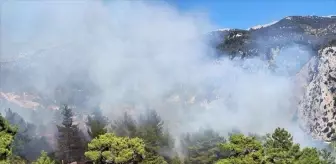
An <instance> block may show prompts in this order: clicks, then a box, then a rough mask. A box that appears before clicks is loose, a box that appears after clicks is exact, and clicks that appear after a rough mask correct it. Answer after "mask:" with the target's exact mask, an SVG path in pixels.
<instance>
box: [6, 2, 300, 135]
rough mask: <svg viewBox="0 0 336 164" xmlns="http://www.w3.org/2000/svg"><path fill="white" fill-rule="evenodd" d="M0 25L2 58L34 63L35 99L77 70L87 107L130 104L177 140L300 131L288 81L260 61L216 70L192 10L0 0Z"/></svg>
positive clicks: (116, 108)
mask: <svg viewBox="0 0 336 164" xmlns="http://www.w3.org/2000/svg"><path fill="white" fill-rule="evenodd" d="M1 20H2V24H1V26H2V27H1V34H2V35H1V43H2V49H1V51H2V55H3V56H1V57H2V58H17V55H20V54H21V55H23V56H25V57H26V58H28V59H32V60H30V61H29V62H28V63H23V64H22V67H23V66H24V65H25V66H27V64H28V65H29V66H30V67H31V71H30V73H29V75H27V76H31V81H32V82H31V84H33V85H34V87H35V88H37V89H38V90H39V91H40V92H43V93H46V94H51V93H52V92H53V91H54V89H55V88H56V86H57V85H59V84H61V83H63V82H65V81H67V78H68V77H69V76H70V77H71V76H72V74H73V73H76V72H81V71H82V72H87V73H88V76H87V77H85V78H87V79H86V80H88V81H93V82H94V84H95V86H97V87H98V89H99V91H100V92H99V94H98V95H97V96H95V97H91V98H90V101H89V103H90V102H92V103H94V102H97V101H98V102H99V104H100V105H101V107H102V109H103V112H104V113H105V114H106V115H108V116H110V117H113V116H115V115H119V114H120V113H122V112H123V109H122V108H121V107H122V105H124V104H131V105H134V106H135V109H133V112H134V113H135V114H139V113H141V112H143V109H145V108H154V109H156V110H157V111H158V113H159V114H160V116H161V117H162V118H163V119H164V120H165V121H166V122H167V125H168V126H169V128H170V129H171V130H172V132H173V133H174V134H180V133H183V132H188V131H195V130H197V129H199V128H200V127H204V126H209V127H211V128H213V129H215V130H218V131H223V132H225V131H230V130H231V129H232V128H237V129H239V130H241V131H242V132H255V133H266V132H272V131H273V130H274V129H275V128H276V127H284V128H287V129H289V130H290V131H291V132H292V133H293V134H294V135H296V136H299V137H300V136H301V135H302V134H303V133H302V132H301V131H300V130H299V129H298V128H297V127H296V126H295V124H294V123H293V122H292V117H293V114H294V113H295V110H296V107H295V102H293V100H292V99H293V87H294V86H293V84H292V82H291V80H290V78H289V77H287V76H280V75H278V74H274V73H272V72H270V71H269V70H268V69H267V67H266V66H265V65H264V63H263V62H262V61H260V60H259V59H249V60H246V61H231V60H228V59H225V58H224V59H222V60H220V61H219V62H217V63H215V62H214V61H213V59H210V56H212V53H213V51H212V48H210V47H208V46H207V44H206V42H205V37H206V34H207V33H208V32H209V31H210V30H211V29H214V28H213V27H214V25H212V24H211V23H210V21H208V20H207V18H206V17H201V16H199V14H197V13H183V12H179V11H178V10H176V9H175V8H174V7H172V6H169V5H167V4H165V3H163V2H157V3H153V2H148V1H112V2H109V3H104V2H101V1H84V0H83V1H11V2H9V1H7V2H5V3H4V4H3V5H2V15H1ZM261 46H262V45H261ZM241 64H243V65H244V66H245V67H246V68H248V69H243V68H242V67H240V66H239V65H241ZM85 78H84V79H85ZM12 87H13V86H12Z"/></svg>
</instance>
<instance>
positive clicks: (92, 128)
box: [86, 109, 108, 138]
mask: <svg viewBox="0 0 336 164" xmlns="http://www.w3.org/2000/svg"><path fill="white" fill-rule="evenodd" d="M107 124H108V119H107V118H106V117H104V116H103V114H102V113H101V111H100V110H99V109H97V110H95V111H94V112H93V113H92V115H91V116H88V120H87V122H86V125H87V126H88V127H89V128H88V131H87V132H88V134H89V135H90V137H91V138H96V137H98V136H99V135H102V134H105V133H107V129H106V126H107Z"/></svg>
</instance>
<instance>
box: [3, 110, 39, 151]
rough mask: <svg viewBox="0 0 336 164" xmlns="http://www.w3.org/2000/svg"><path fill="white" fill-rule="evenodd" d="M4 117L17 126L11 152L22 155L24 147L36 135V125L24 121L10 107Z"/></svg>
mask: <svg viewBox="0 0 336 164" xmlns="http://www.w3.org/2000/svg"><path fill="white" fill-rule="evenodd" d="M6 119H7V120H8V121H9V123H11V124H12V125H15V126H17V127H18V132H17V134H16V135H15V137H14V142H13V153H14V154H16V155H19V156H24V154H25V153H24V149H25V148H26V146H27V145H28V143H29V142H31V141H32V140H33V139H34V137H35V135H36V127H35V126H34V125H33V124H30V123H28V122H26V121H25V120H24V119H23V118H22V117H21V116H20V115H19V114H18V113H16V112H13V111H12V110H11V109H8V110H6Z"/></svg>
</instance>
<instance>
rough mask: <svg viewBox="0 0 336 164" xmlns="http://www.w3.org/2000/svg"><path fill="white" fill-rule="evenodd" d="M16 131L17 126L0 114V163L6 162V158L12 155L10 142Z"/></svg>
mask: <svg viewBox="0 0 336 164" xmlns="http://www.w3.org/2000/svg"><path fill="white" fill-rule="evenodd" d="M16 133H17V128H16V127H13V126H12V125H10V124H9V123H8V121H7V120H6V119H5V118H4V117H3V116H2V115H1V114H0V163H8V158H9V157H10V156H11V155H12V148H11V144H12V143H13V141H14V137H15V135H16Z"/></svg>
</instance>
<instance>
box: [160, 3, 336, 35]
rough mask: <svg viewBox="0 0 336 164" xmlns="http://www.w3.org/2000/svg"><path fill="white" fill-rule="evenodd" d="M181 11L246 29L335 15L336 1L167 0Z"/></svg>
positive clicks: (227, 26) (222, 24)
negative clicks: (303, 17) (294, 18)
mask: <svg viewBox="0 0 336 164" xmlns="http://www.w3.org/2000/svg"><path fill="white" fill-rule="evenodd" d="M166 1H168V2H169V3H171V4H172V5H174V6H176V7H177V8H178V9H179V10H180V11H183V12H185V11H193V10H196V11H201V12H205V13H207V14H208V15H209V17H210V20H211V21H212V22H213V23H214V24H216V25H218V26H220V27H223V28H242V29H246V28H249V27H252V26H255V25H259V24H267V23H270V22H272V21H276V20H279V19H281V18H284V17H286V16H290V15H318V16H326V15H336V0H166Z"/></svg>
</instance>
